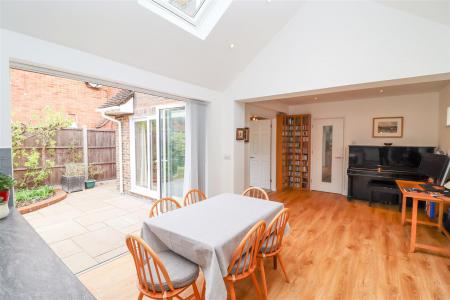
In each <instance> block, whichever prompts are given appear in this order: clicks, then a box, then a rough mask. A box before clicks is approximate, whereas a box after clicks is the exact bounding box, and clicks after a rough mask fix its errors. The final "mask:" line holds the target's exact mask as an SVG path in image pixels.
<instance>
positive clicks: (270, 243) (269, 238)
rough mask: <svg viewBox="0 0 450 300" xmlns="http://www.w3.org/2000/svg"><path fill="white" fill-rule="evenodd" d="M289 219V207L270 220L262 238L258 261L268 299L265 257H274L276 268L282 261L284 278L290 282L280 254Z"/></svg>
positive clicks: (265, 294)
mask: <svg viewBox="0 0 450 300" xmlns="http://www.w3.org/2000/svg"><path fill="white" fill-rule="evenodd" d="M288 219H289V209H288V208H285V209H283V210H282V211H280V212H279V213H278V214H277V215H276V216H275V218H273V220H272V222H270V224H269V226H268V227H267V230H266V232H265V233H264V235H263V238H262V239H261V249H260V251H259V253H258V261H259V268H260V272H261V277H262V278H261V279H262V284H263V291H264V297H265V298H266V299H267V283H266V274H265V271H264V259H266V258H270V257H272V258H273V266H274V269H276V268H277V261H279V262H280V266H281V270H282V271H283V274H284V278H285V279H286V282H287V283H289V278H288V275H287V273H286V269H285V267H284V263H283V260H282V258H281V256H280V252H281V249H282V247H281V246H282V243H283V237H284V231H285V229H286V224H287V222H288Z"/></svg>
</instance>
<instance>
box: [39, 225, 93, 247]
mask: <svg viewBox="0 0 450 300" xmlns="http://www.w3.org/2000/svg"><path fill="white" fill-rule="evenodd" d="M36 231H37V233H39V234H40V236H41V237H42V238H43V239H44V241H46V242H47V243H49V244H51V243H54V242H58V241H62V240H66V239H68V238H71V237H74V236H77V235H80V234H83V233H85V232H87V229H86V228H84V227H83V226H81V225H80V224H78V223H77V222H74V221H67V222H60V223H55V224H52V225H46V226H43V227H39V228H36Z"/></svg>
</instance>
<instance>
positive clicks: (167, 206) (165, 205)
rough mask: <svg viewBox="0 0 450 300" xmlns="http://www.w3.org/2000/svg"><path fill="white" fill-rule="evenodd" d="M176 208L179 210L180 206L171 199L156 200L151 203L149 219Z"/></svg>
mask: <svg viewBox="0 0 450 300" xmlns="http://www.w3.org/2000/svg"><path fill="white" fill-rule="evenodd" d="M177 208H181V205H180V204H179V203H178V202H177V200H175V199H173V198H169V197H167V198H162V199H159V200H156V201H155V202H153V204H152V207H150V218H153V217H156V216H159V215H162V214H164V213H166V212H168V211H172V210H175V209H177Z"/></svg>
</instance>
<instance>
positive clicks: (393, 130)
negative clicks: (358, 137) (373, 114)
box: [372, 117, 403, 138]
mask: <svg viewBox="0 0 450 300" xmlns="http://www.w3.org/2000/svg"><path fill="white" fill-rule="evenodd" d="M372 136H373V137H374V138H401V137H403V117H384V118H373V129H372Z"/></svg>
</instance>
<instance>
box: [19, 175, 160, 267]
mask: <svg viewBox="0 0 450 300" xmlns="http://www.w3.org/2000/svg"><path fill="white" fill-rule="evenodd" d="M150 203H151V202H150V201H149V200H144V199H140V198H137V197H132V196H129V195H120V194H119V192H118V191H117V189H116V183H115V182H108V183H104V184H99V185H98V186H96V187H95V188H94V189H90V190H85V191H83V192H77V193H72V194H69V195H68V196H67V198H66V199H65V200H63V201H61V202H59V203H56V204H54V205H51V206H48V207H46V208H43V209H40V210H38V211H35V212H32V213H29V214H25V215H24V217H25V219H26V220H27V221H28V222H29V223H30V224H31V225H32V226H33V227H34V229H35V230H36V231H37V232H38V233H39V235H40V236H41V237H42V238H43V239H44V240H45V241H46V242H47V243H48V244H49V245H50V247H51V248H52V249H53V251H54V252H55V253H56V254H57V255H58V256H59V257H60V258H61V259H62V260H63V261H64V263H65V264H66V265H67V266H68V267H69V268H70V269H71V270H72V272H73V273H74V274H77V273H80V272H82V271H84V270H86V269H89V268H91V267H93V266H95V265H98V264H100V263H103V262H105V261H107V260H110V259H112V258H114V257H117V256H119V255H121V254H123V253H125V252H127V251H128V250H127V248H126V246H125V235H126V234H130V233H134V234H139V232H140V229H141V226H142V222H143V219H144V217H145V216H146V215H147V214H148V211H149V208H150Z"/></svg>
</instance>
